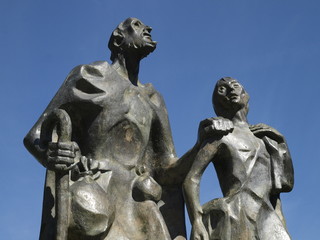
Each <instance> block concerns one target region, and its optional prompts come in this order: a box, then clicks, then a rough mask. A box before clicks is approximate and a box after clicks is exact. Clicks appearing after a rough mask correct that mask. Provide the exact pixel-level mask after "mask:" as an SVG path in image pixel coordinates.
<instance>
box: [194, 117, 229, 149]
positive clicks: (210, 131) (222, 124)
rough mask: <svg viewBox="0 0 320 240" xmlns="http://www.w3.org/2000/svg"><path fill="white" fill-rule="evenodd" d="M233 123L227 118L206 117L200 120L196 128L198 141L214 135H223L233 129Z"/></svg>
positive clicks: (200, 142)
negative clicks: (197, 128)
mask: <svg viewBox="0 0 320 240" xmlns="http://www.w3.org/2000/svg"><path fill="white" fill-rule="evenodd" d="M233 128H234V127H233V123H232V121H230V120H229V119H227V118H223V117H214V118H207V119H205V120H203V121H201V122H200V124H199V130H198V143H199V144H202V143H203V141H205V140H207V139H209V138H212V137H214V136H223V135H227V134H228V133H230V132H232V131H233Z"/></svg>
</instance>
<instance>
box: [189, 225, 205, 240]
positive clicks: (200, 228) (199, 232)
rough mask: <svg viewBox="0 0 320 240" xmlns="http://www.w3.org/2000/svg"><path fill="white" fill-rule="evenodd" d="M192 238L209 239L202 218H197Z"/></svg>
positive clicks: (197, 239)
mask: <svg viewBox="0 0 320 240" xmlns="http://www.w3.org/2000/svg"><path fill="white" fill-rule="evenodd" d="M190 239H191V240H209V234H208V232H207V230H206V228H205V226H204V225H203V222H202V220H195V221H194V223H193V225H192V230H191V238H190Z"/></svg>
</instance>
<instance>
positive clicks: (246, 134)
mask: <svg viewBox="0 0 320 240" xmlns="http://www.w3.org/2000/svg"><path fill="white" fill-rule="evenodd" d="M214 165H215V168H216V171H217V175H218V178H219V182H220V186H221V189H222V192H223V194H224V196H225V197H227V196H232V195H234V194H236V193H237V192H239V191H241V190H243V189H247V190H249V191H252V192H254V193H255V194H257V195H258V196H259V197H261V198H265V197H268V194H269V191H270V189H271V169H270V155H269V153H268V152H267V150H266V147H265V145H264V143H263V141H262V140H261V139H259V138H257V137H255V136H254V135H253V134H252V132H251V131H250V130H249V128H248V127H241V128H240V127H238V126H235V128H234V130H233V132H232V133H229V134H228V135H226V136H224V137H223V138H222V139H221V140H220V142H219V151H218V153H217V155H216V157H215V159H214Z"/></svg>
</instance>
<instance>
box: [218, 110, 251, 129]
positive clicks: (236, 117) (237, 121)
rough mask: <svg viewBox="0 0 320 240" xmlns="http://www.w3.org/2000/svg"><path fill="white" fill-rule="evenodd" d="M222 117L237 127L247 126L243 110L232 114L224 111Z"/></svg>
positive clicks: (245, 114) (245, 113)
mask: <svg viewBox="0 0 320 240" xmlns="http://www.w3.org/2000/svg"><path fill="white" fill-rule="evenodd" d="M222 117H225V118H227V119H229V120H231V121H232V122H233V124H234V125H237V126H247V125H248V120H247V112H246V110H245V109H244V108H242V109H240V110H238V111H236V112H232V111H226V112H225V113H224V114H223V116H222Z"/></svg>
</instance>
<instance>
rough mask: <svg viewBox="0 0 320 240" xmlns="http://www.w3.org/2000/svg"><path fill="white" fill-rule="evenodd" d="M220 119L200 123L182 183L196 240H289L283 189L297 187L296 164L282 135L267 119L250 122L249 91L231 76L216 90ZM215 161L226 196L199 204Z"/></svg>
mask: <svg viewBox="0 0 320 240" xmlns="http://www.w3.org/2000/svg"><path fill="white" fill-rule="evenodd" d="M212 101H213V106H214V110H215V112H216V114H217V116H218V117H217V118H211V119H206V120H204V121H202V122H201V124H200V128H199V135H203V133H202V132H203V130H205V129H206V128H212V129H214V131H211V135H210V136H208V135H207V136H202V137H200V138H199V139H205V140H203V141H202V143H201V147H200V148H199V150H198V152H197V154H196V156H195V159H194V161H193V165H192V167H191V169H190V171H189V173H188V175H187V177H186V179H185V181H184V183H183V189H184V196H185V200H186V204H187V209H188V213H189V216H190V221H191V224H192V232H191V239H192V240H209V239H210V240H249V239H250V240H251V239H252V240H253V239H259V240H289V239H290V236H289V234H288V232H287V229H286V224H285V220H284V217H283V214H282V209H281V202H280V193H281V192H289V191H291V190H292V188H293V180H294V179H293V166H292V161H291V157H290V153H289V150H288V147H287V144H286V141H285V139H284V137H283V136H282V135H281V134H280V133H279V132H278V131H277V130H275V129H273V128H272V127H269V126H267V125H265V124H257V125H251V126H250V125H249V124H248V121H247V113H248V101H249V95H248V94H247V93H246V91H245V90H244V88H243V87H242V86H241V85H240V84H239V82H238V81H237V80H235V79H233V78H230V77H225V78H222V79H220V80H219V81H218V82H217V84H216V86H215V89H214V92H213V98H212ZM210 162H212V163H213V164H214V167H215V169H216V172H217V176H218V179H219V183H220V187H221V190H222V193H223V198H219V199H214V200H212V201H209V202H208V203H206V204H204V205H203V206H201V205H200V202H199V187H200V180H201V176H202V174H203V172H204V171H205V169H206V168H207V166H208V164H209V163H210Z"/></svg>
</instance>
